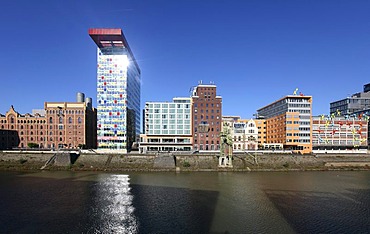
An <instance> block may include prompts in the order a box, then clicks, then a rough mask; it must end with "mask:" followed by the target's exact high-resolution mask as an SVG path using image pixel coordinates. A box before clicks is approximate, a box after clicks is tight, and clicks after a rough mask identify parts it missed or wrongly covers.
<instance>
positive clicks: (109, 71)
mask: <svg viewBox="0 0 370 234" xmlns="http://www.w3.org/2000/svg"><path fill="white" fill-rule="evenodd" d="M89 35H90V37H91V38H92V39H93V41H94V42H95V43H96V45H97V47H98V48H97V105H98V106H97V109H98V112H97V118H98V126H97V132H98V133H97V134H98V148H99V149H110V150H122V151H127V150H128V151H130V150H131V147H132V145H133V143H134V142H136V141H137V140H138V138H139V135H140V114H141V113H140V86H141V81H140V68H139V65H138V64H137V62H136V60H135V57H134V55H133V53H132V51H131V49H130V47H129V45H128V43H127V40H126V38H125V36H124V35H123V33H122V30H121V29H89Z"/></svg>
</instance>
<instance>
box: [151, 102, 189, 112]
mask: <svg viewBox="0 0 370 234" xmlns="http://www.w3.org/2000/svg"><path fill="white" fill-rule="evenodd" d="M147 107H149V110H152V109H153V108H156V109H160V108H162V111H163V110H166V109H168V108H170V109H175V108H177V109H182V108H185V109H190V104H175V103H161V104H159V103H155V104H153V103H149V104H147Z"/></svg>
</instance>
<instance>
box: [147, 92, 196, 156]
mask: <svg viewBox="0 0 370 234" xmlns="http://www.w3.org/2000/svg"><path fill="white" fill-rule="evenodd" d="M191 120H192V114H191V98H174V99H173V102H146V103H145V109H144V126H145V131H144V134H141V135H140V151H141V152H144V153H146V152H158V151H159V152H163V151H164V152H168V151H190V150H192V132H191Z"/></svg>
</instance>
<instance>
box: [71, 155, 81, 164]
mask: <svg viewBox="0 0 370 234" xmlns="http://www.w3.org/2000/svg"><path fill="white" fill-rule="evenodd" d="M79 156H80V154H77V153H70V154H69V157H70V158H71V164H75V162H76V161H77V159H78V157H79Z"/></svg>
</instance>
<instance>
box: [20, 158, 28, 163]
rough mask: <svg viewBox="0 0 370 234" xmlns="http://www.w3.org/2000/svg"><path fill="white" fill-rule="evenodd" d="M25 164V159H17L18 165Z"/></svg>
mask: <svg viewBox="0 0 370 234" xmlns="http://www.w3.org/2000/svg"><path fill="white" fill-rule="evenodd" d="M25 162H27V159H24V158H21V159H19V163H20V164H23V163H25Z"/></svg>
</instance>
